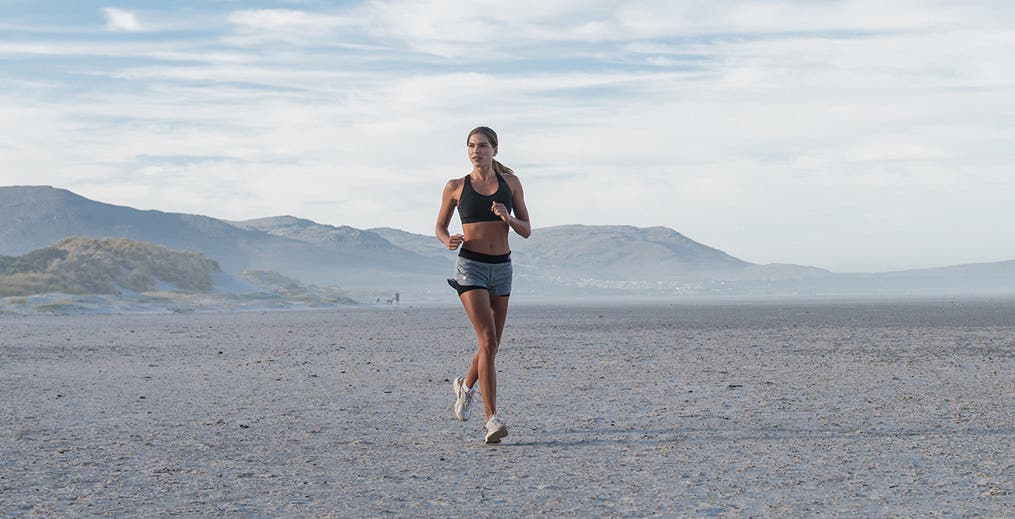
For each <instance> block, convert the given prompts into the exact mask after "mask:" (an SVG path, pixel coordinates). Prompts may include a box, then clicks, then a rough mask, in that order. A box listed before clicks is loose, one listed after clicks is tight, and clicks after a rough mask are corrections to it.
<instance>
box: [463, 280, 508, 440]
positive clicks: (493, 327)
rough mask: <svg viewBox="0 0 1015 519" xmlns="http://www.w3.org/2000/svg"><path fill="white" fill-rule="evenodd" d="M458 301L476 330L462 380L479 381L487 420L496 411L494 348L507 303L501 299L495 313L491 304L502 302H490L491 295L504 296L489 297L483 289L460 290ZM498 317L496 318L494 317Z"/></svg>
mask: <svg viewBox="0 0 1015 519" xmlns="http://www.w3.org/2000/svg"><path fill="white" fill-rule="evenodd" d="M461 298H462V305H463V306H464V307H465V313H466V314H467V315H468V316H469V320H470V321H472V327H473V328H474V329H475V331H476V339H477V341H478V342H479V346H478V347H477V348H476V354H475V355H473V357H472V365H471V366H469V372H468V374H466V376H465V383H466V384H467V385H468V386H469V387H472V386H473V385H474V384H475V383H476V381H477V380H478V381H479V391H480V393H482V395H483V407H484V408H485V411H486V418H487V420H489V419H490V417H491V416H493V415H494V414H496V412H497V368H496V364H495V362H494V358H495V357H496V356H497V348H498V347H499V346H500V334H501V332H502V331H503V329H504V317H503V316H504V315H506V310H507V304H506V302H505V303H503V307H504V311H503V312H500V313H501V314H503V315H501V316H498V315H497V312H495V310H494V306H495V305H496V306H501V304H502V303H500V302H497V303H494V301H492V299H506V298H501V297H495V298H491V297H490V293H489V292H487V291H486V290H482V289H479V290H469V291H468V292H464V293H462V296H461ZM498 317H499V319H498Z"/></svg>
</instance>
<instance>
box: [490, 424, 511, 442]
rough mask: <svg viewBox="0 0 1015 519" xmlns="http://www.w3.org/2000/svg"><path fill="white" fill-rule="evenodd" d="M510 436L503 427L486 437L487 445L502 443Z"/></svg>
mask: <svg viewBox="0 0 1015 519" xmlns="http://www.w3.org/2000/svg"><path fill="white" fill-rule="evenodd" d="M507 435H508V430H507V427H501V428H500V429H497V430H496V431H493V432H491V433H489V434H487V435H486V443H500V440H501V439H502V438H504V437H506V436H507Z"/></svg>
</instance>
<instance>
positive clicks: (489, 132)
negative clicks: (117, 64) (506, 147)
mask: <svg viewBox="0 0 1015 519" xmlns="http://www.w3.org/2000/svg"><path fill="white" fill-rule="evenodd" d="M477 133H482V134H483V136H484V137H486V140H488V141H490V146H493V147H494V149H496V148H497V132H495V131H493V128H490V127H488V126H477V127H475V128H473V129H472V131H471V132H469V136H468V137H466V138H465V143H466V144H468V143H469V138H471V137H472V136H473V135H475V134H477ZM493 170H494V171H495V172H497V173H500V174H502V175H503V174H507V173H510V174H512V175H513V174H514V173H515V172H514V170H513V169H511V168H509V167H507V166H505V165H503V164H501V163H500V162H497V160H496V159H494V161H493Z"/></svg>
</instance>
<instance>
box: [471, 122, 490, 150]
mask: <svg viewBox="0 0 1015 519" xmlns="http://www.w3.org/2000/svg"><path fill="white" fill-rule="evenodd" d="M477 133H478V134H482V135H484V136H485V137H486V140H487V142H489V143H490V146H493V149H497V132H495V131H493V128H489V127H487V126H477V127H475V128H473V129H472V131H471V132H469V136H468V137H466V138H465V142H466V143H468V142H469V139H471V138H472V136H473V135H476V134H477Z"/></svg>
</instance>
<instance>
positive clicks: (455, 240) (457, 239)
mask: <svg viewBox="0 0 1015 519" xmlns="http://www.w3.org/2000/svg"><path fill="white" fill-rule="evenodd" d="M463 241H465V236H464V235H461V234H453V235H451V238H448V250H455V249H457V248H458V246H459V245H461V244H462V242H463Z"/></svg>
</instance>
